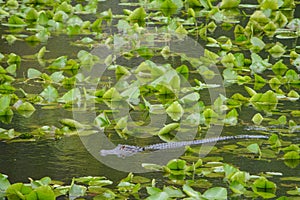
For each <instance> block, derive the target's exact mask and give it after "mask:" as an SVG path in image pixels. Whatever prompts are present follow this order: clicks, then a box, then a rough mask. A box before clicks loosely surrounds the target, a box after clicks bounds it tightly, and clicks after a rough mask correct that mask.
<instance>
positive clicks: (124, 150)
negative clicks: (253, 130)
mask: <svg viewBox="0 0 300 200" xmlns="http://www.w3.org/2000/svg"><path fill="white" fill-rule="evenodd" d="M268 138H269V137H268V136H265V135H236V136H221V137H212V138H205V139H201V140H191V141H180V142H169V143H157V144H152V145H148V146H145V147H140V146H134V145H127V144H119V145H117V146H116V147H115V148H114V149H109V150H105V149H102V150H101V151H100V154H101V155H102V156H107V155H117V156H119V157H127V156H132V155H134V154H136V153H139V152H143V151H154V150H162V149H175V148H180V147H184V146H192V145H199V144H207V143H213V142H219V141H224V140H236V139H268Z"/></svg>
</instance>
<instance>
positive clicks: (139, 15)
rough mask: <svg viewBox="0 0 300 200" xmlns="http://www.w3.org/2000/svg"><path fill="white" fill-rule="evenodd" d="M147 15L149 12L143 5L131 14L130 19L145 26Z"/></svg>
mask: <svg viewBox="0 0 300 200" xmlns="http://www.w3.org/2000/svg"><path fill="white" fill-rule="evenodd" d="M146 17H147V13H146V11H145V9H144V8H143V7H140V8H136V9H135V10H134V11H133V12H132V13H131V14H130V15H129V17H128V18H129V21H130V22H131V23H138V24H139V25H140V26H144V24H145V18H146Z"/></svg>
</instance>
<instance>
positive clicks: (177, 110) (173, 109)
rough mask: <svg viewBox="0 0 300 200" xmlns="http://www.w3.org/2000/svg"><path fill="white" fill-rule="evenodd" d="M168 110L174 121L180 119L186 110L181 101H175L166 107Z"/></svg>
mask: <svg viewBox="0 0 300 200" xmlns="http://www.w3.org/2000/svg"><path fill="white" fill-rule="evenodd" d="M166 112H167V114H168V115H169V116H170V117H171V118H172V119H173V120H174V121H178V120H180V118H181V117H182V115H183V113H184V110H183V108H182V106H181V105H180V103H178V101H175V102H173V103H172V104H171V105H170V106H169V107H168V108H167V109H166Z"/></svg>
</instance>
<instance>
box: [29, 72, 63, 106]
mask: <svg viewBox="0 0 300 200" xmlns="http://www.w3.org/2000/svg"><path fill="white" fill-rule="evenodd" d="M37 74H38V73H36V72H33V74H32V73H31V76H32V75H33V76H35V75H37ZM40 95H41V96H42V97H43V98H44V99H45V100H46V101H48V102H55V101H56V100H57V98H58V91H57V90H56V88H54V87H53V86H51V85H48V86H47V87H46V88H45V89H44V90H43V91H42V92H41V94H40Z"/></svg>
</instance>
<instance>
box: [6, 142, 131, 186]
mask: <svg viewBox="0 0 300 200" xmlns="http://www.w3.org/2000/svg"><path fill="white" fill-rule="evenodd" d="M0 149H1V154H0V161H1V163H0V171H1V173H4V174H6V175H8V176H9V180H10V181H11V182H15V181H27V179H28V177H31V178H33V179H39V178H41V177H44V176H50V177H51V178H52V179H56V180H62V181H70V180H71V179H72V177H79V176H87V175H91V176H106V177H109V179H111V180H119V179H120V178H121V177H125V176H126V175H127V173H124V172H119V171H116V170H113V169H110V168H107V167H106V166H104V165H103V164H101V163H100V162H99V161H98V160H96V159H95V158H94V157H92V156H91V155H90V154H89V153H88V152H87V150H86V149H85V148H84V146H83V145H82V143H81V140H80V139H79V137H77V136H72V137H65V138H63V139H60V140H57V141H54V140H43V141H38V142H34V143H31V142H29V143H10V144H7V143H0Z"/></svg>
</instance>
